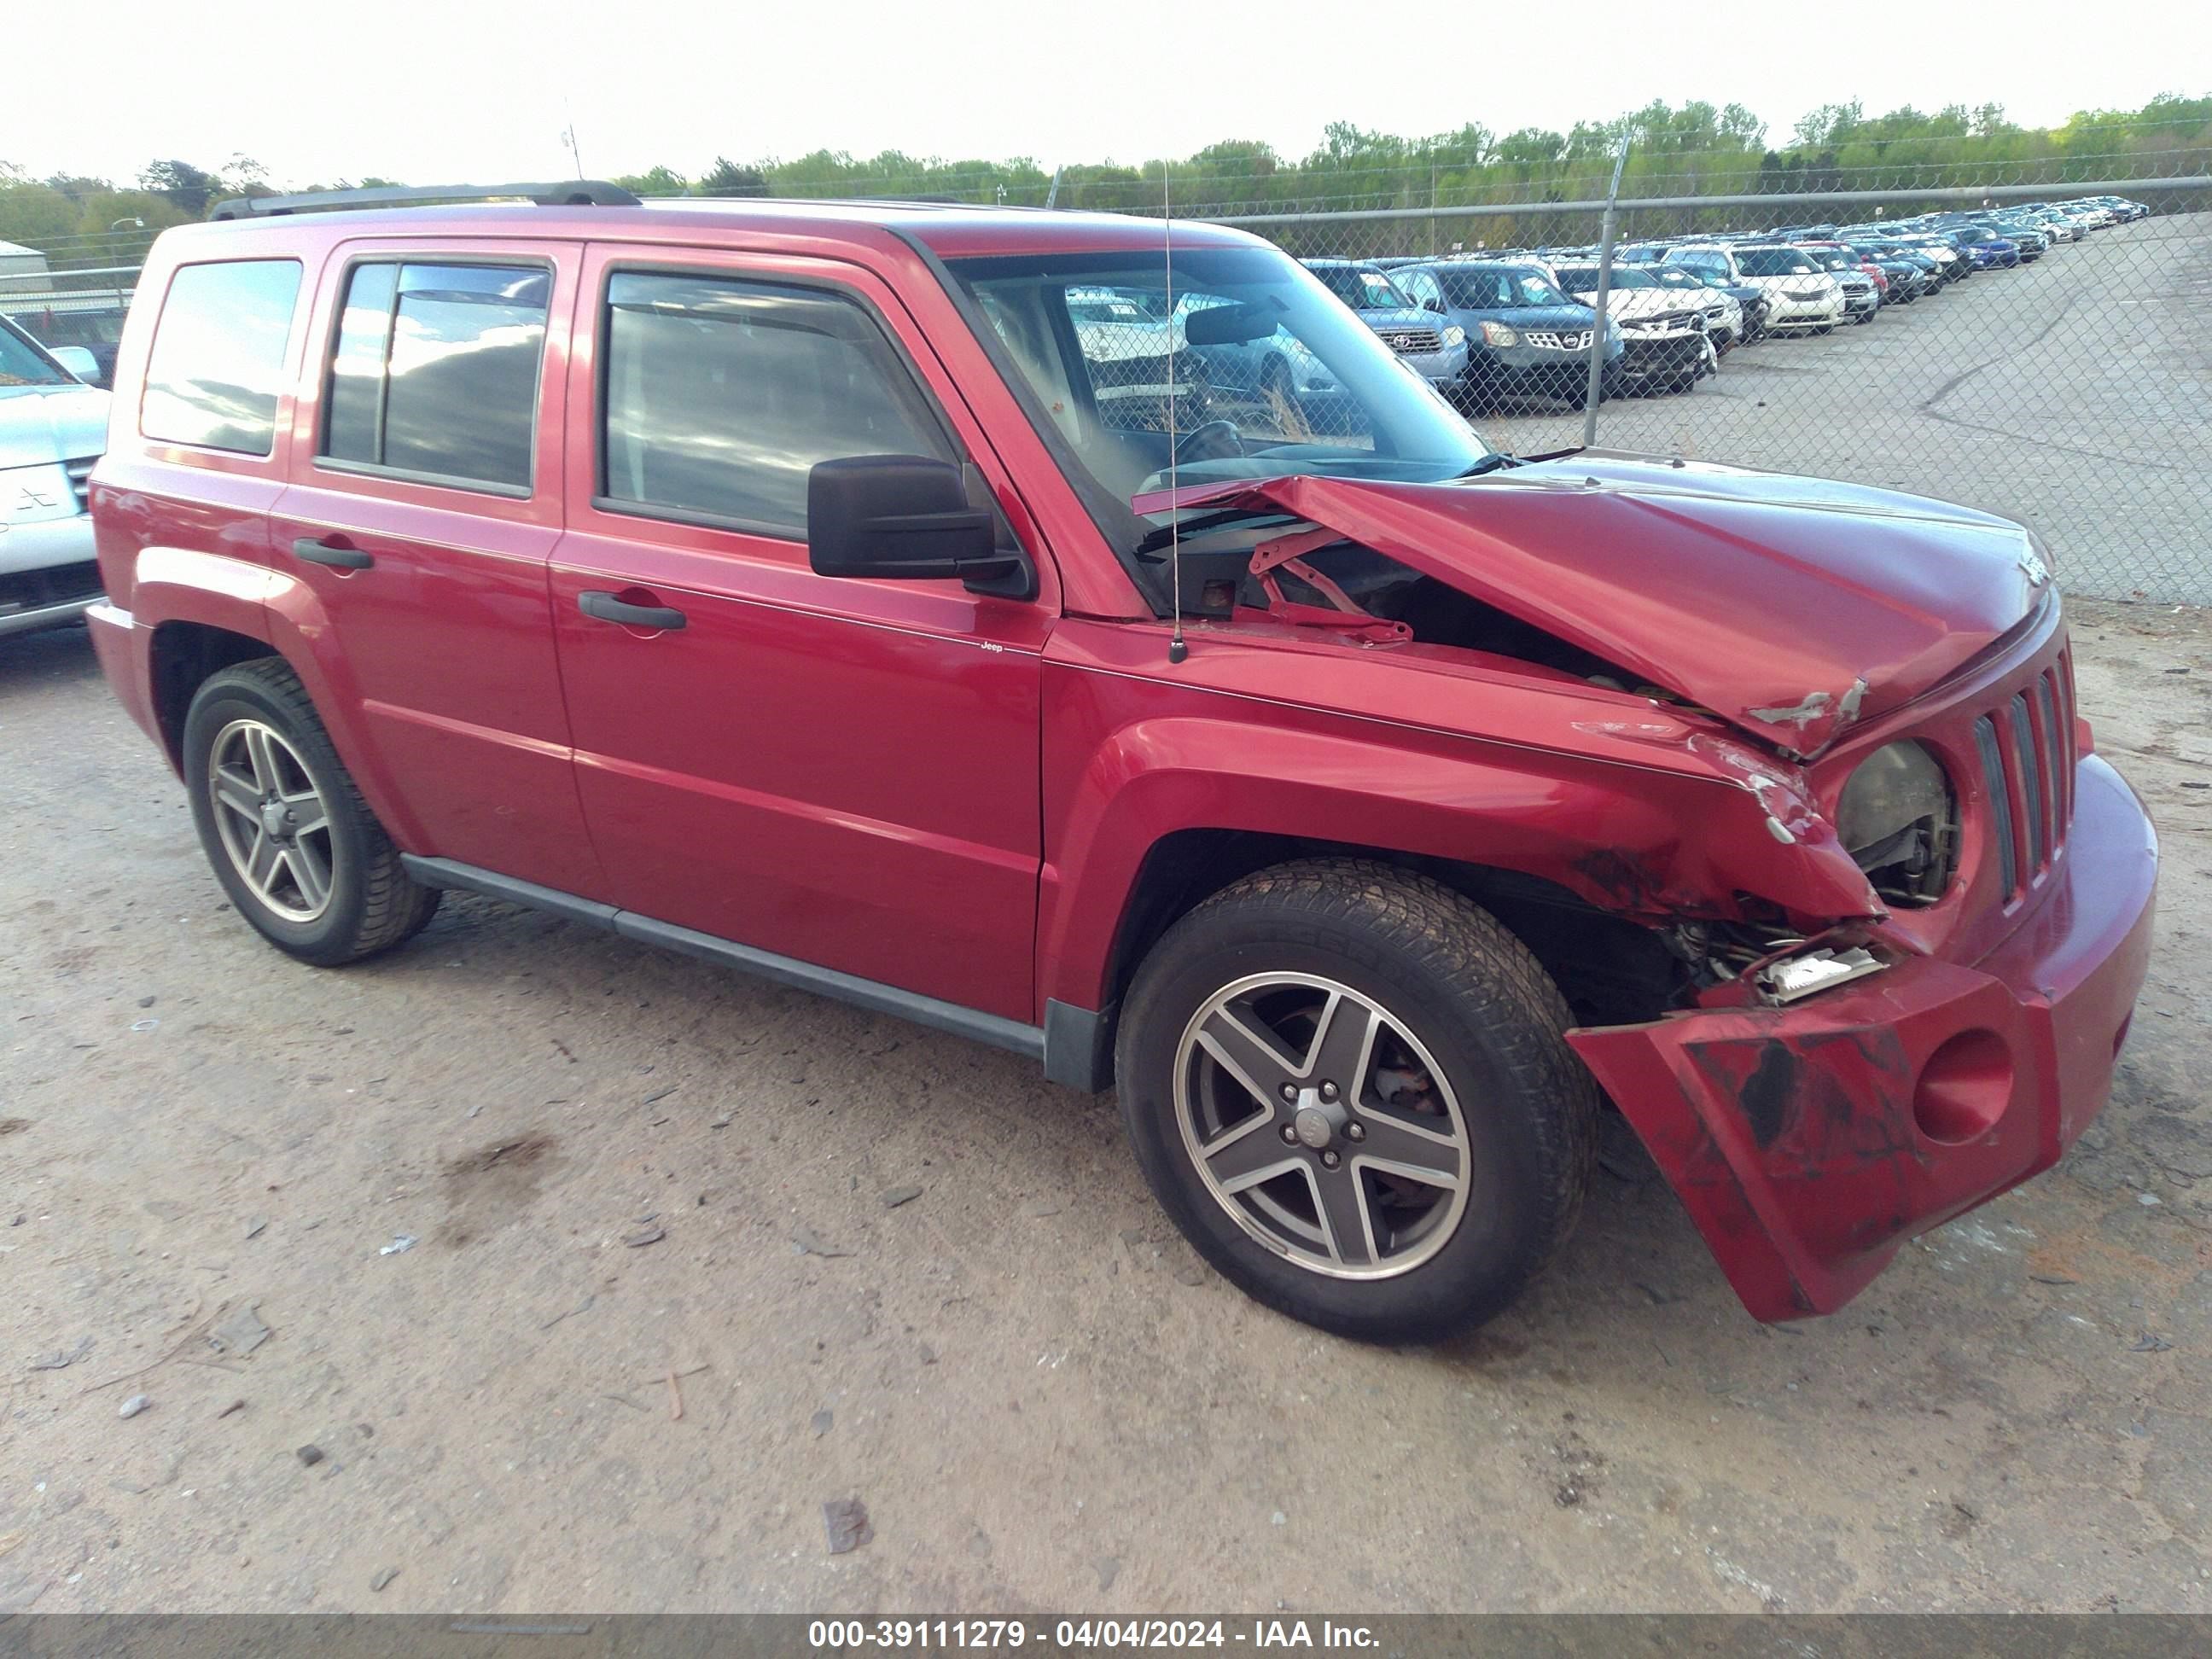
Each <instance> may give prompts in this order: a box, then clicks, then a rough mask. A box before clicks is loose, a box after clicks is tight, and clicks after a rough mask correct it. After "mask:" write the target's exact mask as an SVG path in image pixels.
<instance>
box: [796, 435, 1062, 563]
mask: <svg viewBox="0 0 2212 1659" xmlns="http://www.w3.org/2000/svg"><path fill="white" fill-rule="evenodd" d="M806 556H807V560H808V562H810V563H811V565H812V566H813V567H814V571H815V574H817V575H823V576H874V577H880V578H890V579H892V580H909V581H929V580H943V579H945V578H947V577H950V578H952V579H954V580H959V581H963V582H966V583H967V584H968V585H969V586H970V587H974V588H979V589H981V590H983V591H987V592H1005V593H1010V594H1012V593H1017V592H1022V591H1024V590H1031V584H1032V578H1031V577H1030V572H1029V568H1028V562H1027V561H1026V560H1025V559H1024V558H1023V556H1021V554H1020V553H1018V552H1010V551H1007V550H1004V549H1002V548H1000V546H999V545H998V535H997V526H996V522H995V520H994V516H993V514H992V513H991V512H990V510H989V509H988V508H987V507H976V506H975V505H973V504H971V503H970V501H969V499H968V486H967V483H966V479H965V477H964V475H963V473H962V471H961V470H960V469H959V468H958V467H957V466H954V465H951V464H950V463H949V462H945V461H936V460H932V459H929V458H928V457H927V456H924V455H854V456H850V457H848V458H846V459H842V460H835V461H820V462H817V463H816V465H815V466H814V469H813V471H811V472H809V473H808V474H807V475H806Z"/></svg>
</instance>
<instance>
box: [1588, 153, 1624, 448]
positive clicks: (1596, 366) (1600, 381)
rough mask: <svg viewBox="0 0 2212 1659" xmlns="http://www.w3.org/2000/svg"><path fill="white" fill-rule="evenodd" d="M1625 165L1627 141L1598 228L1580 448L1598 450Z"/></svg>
mask: <svg viewBox="0 0 2212 1659" xmlns="http://www.w3.org/2000/svg"><path fill="white" fill-rule="evenodd" d="M1627 165H1628V139H1627V137H1626V135H1624V136H1623V137H1622V138H1621V141H1620V155H1616V156H1614V157H1613V185H1612V187H1611V188H1610V189H1608V190H1607V191H1606V193H1605V219H1604V221H1603V222H1602V223H1601V225H1600V226H1599V228H1598V233H1597V240H1598V249H1597V304H1596V306H1595V310H1596V312H1597V325H1596V326H1595V327H1594V328H1593V329H1591V330H1590V345H1589V382H1588V383H1587V384H1586V385H1585V386H1584V387H1583V448H1584V449H1595V448H1596V447H1597V404H1598V399H1599V398H1601V397H1602V396H1603V395H1604V392H1605V348H1606V345H1607V339H1606V332H1605V301H1606V296H1607V295H1609V294H1611V293H1612V291H1613V222H1614V216H1615V214H1616V213H1617V211H1618V210H1619V208H1620V171H1621V169H1622V168H1623V167H1626V166H1627Z"/></svg>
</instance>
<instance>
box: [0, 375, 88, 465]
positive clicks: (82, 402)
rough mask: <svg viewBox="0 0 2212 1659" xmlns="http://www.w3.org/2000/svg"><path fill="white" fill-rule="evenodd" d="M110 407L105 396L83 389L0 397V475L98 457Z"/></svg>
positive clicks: (43, 389)
mask: <svg viewBox="0 0 2212 1659" xmlns="http://www.w3.org/2000/svg"><path fill="white" fill-rule="evenodd" d="M110 401H111V399H110V398H109V397H108V394H107V393H106V392H101V391H99V390H97V389H96V388H94V387H92V386H14V387H9V388H7V389H6V390H4V391H0V471H5V470H6V469H7V468H9V467H15V466H45V465H50V464H52V462H55V461H74V460H78V459H82V458H83V457H85V456H87V455H98V454H100V453H104V452H105V451H106V448H107V410H108V404H109V403H110Z"/></svg>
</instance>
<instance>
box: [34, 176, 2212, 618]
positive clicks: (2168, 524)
mask: <svg viewBox="0 0 2212 1659" xmlns="http://www.w3.org/2000/svg"><path fill="white" fill-rule="evenodd" d="M2187 159H2189V160H2191V161H2196V160H2197V159H2199V158H2198V157H2197V155H2196V154H2195V153H2193V152H2192V153H2191V155H2189V156H2188V157H2187ZM1604 182H1605V181H1604V179H1603V177H1602V176H1598V177H1596V178H1595V185H1596V186H1597V188H1598V190H1599V191H1602V189H1603V185H1604ZM1857 182H1858V183H1860V184H1862V185H1871V186H1875V187H1867V188H1855V189H1848V190H1829V191H1801V192H1796V193H1782V192H1772V191H1761V192H1759V193H1755V194H1743V195H1733V196H1726V195H1697V196H1681V197H1656V198H1654V197H1636V198H1631V199H1622V200H1620V201H1618V202H1617V203H1608V202H1607V199H1606V198H1605V197H1604V196H1603V195H1602V194H1601V193H1598V194H1589V195H1584V196H1583V197H1580V198H1578V199H1572V200H1559V199H1542V197H1543V196H1551V197H1557V196H1559V194H1561V191H1559V188H1558V187H1557V186H1556V185H1554V186H1553V187H1551V188H1550V189H1548V190H1546V191H1542V192H1541V195H1540V194H1539V193H1537V192H1536V191H1533V190H1532V191H1531V192H1530V193H1529V194H1528V196H1527V197H1524V198H1523V199H1517V200H1516V199H1505V200H1490V201H1482V202H1472V203H1462V204H1438V203H1437V200H1436V195H1437V192H1436V191H1434V189H1432V188H1431V189H1427V190H1407V189H1399V190H1393V191H1389V192H1378V196H1370V197H1364V198H1360V199H1365V200H1370V201H1376V200H1378V198H1383V197H1386V198H1387V199H1386V200H1385V203H1384V204H1379V205H1372V206H1362V207H1357V208H1352V209H1349V210H1346V209H1342V208H1340V207H1334V206H1332V207H1330V208H1327V209H1317V210H1304V209H1299V208H1292V209H1290V210H1279V211H1269V212H1267V213H1259V214H1243V215H1224V216H1215V217H1214V218H1213V219H1212V222H1218V223H1225V224H1233V225H1239V226H1242V227H1243V228H1248V229H1249V230H1251V231H1253V232H1255V233H1256V234H1260V235H1261V236H1264V237H1267V238H1268V239H1269V240H1273V241H1275V242H1277V243H1279V245H1280V246H1283V247H1284V248H1285V250H1287V251H1288V252H1291V253H1293V254H1295V255H1297V256H1298V257H1299V258H1303V259H1306V260H1308V261H1310V262H1311V263H1312V264H1313V266H1314V268H1315V270H1316V273H1317V274H1318V275H1320V276H1322V279H1323V281H1324V282H1326V283H1328V285H1329V286H1330V287H1331V288H1332V289H1334V290H1335V291H1336V292H1337V293H1338V295H1340V297H1341V298H1343V299H1344V300H1345V301H1346V303H1347V304H1348V305H1350V306H1352V308H1353V309H1354V311H1355V312H1356V313H1358V315H1359V316H1360V317H1361V319H1363V320H1364V321H1365V322H1366V323H1367V324H1368V325H1370V327H1373V328H1374V329H1375V330H1376V332H1378V333H1379V334H1381V335H1383V337H1384V338H1385V339H1386V340H1389V341H1391V342H1392V343H1394V345H1396V346H1398V347H1399V348H1401V356H1405V357H1406V358H1407V362H1408V363H1409V365H1410V366H1412V367H1414V368H1417V369H1419V370H1420V371H1422V372H1424V373H1426V374H1430V376H1431V378H1432V379H1433V380H1436V382H1437V385H1438V386H1439V389H1441V390H1442V391H1443V392H1444V393H1445V395H1446V396H1447V397H1449V398H1451V399H1452V401H1453V402H1454V403H1455V404H1456V405H1457V406H1458V407H1459V408H1461V409H1462V410H1463V411H1464V412H1465V414H1466V416H1467V417H1468V420H1469V421H1470V422H1473V423H1474V425H1475V426H1476V428H1478V429H1479V430H1480V432H1481V434H1482V435H1483V436H1484V437H1485V438H1486V440H1487V441H1489V442H1490V443H1492V445H1493V446H1495V447H1498V448H1502V449H1504V450H1507V451H1510V452H1512V453H1519V454H1542V453H1548V452H1552V451H1555V450H1559V449H1565V448H1569V447H1573V446H1575V445H1577V444H1581V443H1583V442H1584V441H1585V440H1586V438H1588V439H1589V440H1592V441H1595V443H1596V444H1598V445H1601V446H1602V447H1607V448H1613V449H1629V450H1638V451H1644V452H1647V453H1662V454H1679V455H1683V456H1687V457H1693V458H1696V459H1703V460H1711V461H1721V462H1728V463H1733V464H1738V465H1746V466H1753V467H1764V468H1770V469H1773V470H1776V471H1791V472H1803V473H1809V474H1814V475H1816V476H1820V477H1832V478H1840V479H1845V480H1849V481H1851V482H1855V483H1869V484H1877V485H1881V486H1885V487H1887V488H1891V489H1903V490H1907V491H1911V492H1913V493H1915V494H1921V495H1932V496H1936V497H1939V498H1942V499H1945V500H1949V501H1962V502H1965V503H1966V504H1968V505H1970V506H1974V507H1984V508H1986V509H1988V510H1990V511H1991V512H1995V513H2002V514H2004V515H2006V516H2008V517H2011V518H2016V519H2019V520H2022V521H2024V522H2025V523H2027V524H2028V525H2030V526H2032V527H2033V528H2034V529H2035V530H2036V531H2037V532H2039V533H2040V534H2041V535H2042V537H2043V538H2044V539H2045V542H2046V543H2047V544H2049V546H2050V547H2051V550H2052V553H2053V556H2054V557H2055V559H2056V561H2057V565H2058V568H2059V569H2060V572H2061V574H2062V577H2063V580H2064V582H2065V584H2066V586H2067V587H2068V588H2069V591H2071V592H2076V593H2080V594H2082V595H2084V596H2087V597H2093V598H2106V599H2148V600H2157V601H2163V602H2172V603H2182V604H2196V605H2204V604H2212V536H2208V534H2207V526H2208V524H2212V176H2206V175H2204V174H2192V175H2187V176H2167V177H2163V178H2150V179H2145V178H2140V177H2138V178H2131V179H2122V180H2102V181H2100V180H2097V179H2084V178H2081V176H2080V173H2079V171H2078V170H2077V171H2076V173H2075V177H2074V178H2073V179H2071V180H2069V181H2068V182H2063V183H2059V182H2054V181H2052V180H2051V179H2048V178H2045V179H2033V178H2029V179H2017V180H2011V181H2006V182H1999V183H1990V182H1988V181H1987V180H1986V179H1984V181H1983V182H1978V183H1965V184H1962V183H1957V182H1954V181H1953V175H1952V174H1951V173H1945V172H1943V171H1942V170H1941V169H1937V170H1932V171H1926V172H1924V173H1921V174H1917V175H1906V174H1904V173H1894V176H1891V175H1885V176H1883V177H1882V178H1881V179H1874V178H1872V177H1871V176H1869V177H1868V178H1865V179H1859V180H1857ZM1031 193H1032V194H1038V195H1039V202H1038V204H1040V205H1041V204H1043V203H1045V202H1052V201H1054V200H1055V198H1056V197H1057V196H1058V193H1059V187H1058V185H1057V184H1054V185H1048V186H1046V187H1045V188H1044V189H1043V190H1042V192H1041V194H1040V193H1039V192H1031ZM1492 193H1493V194H1501V195H1510V194H1511V192H1506V191H1493V192H1492ZM1073 194H1074V192H1068V195H1069V196H1073ZM1408 198H1416V199H1408ZM1326 199H1328V200H1329V201H1331V202H1332V203H1340V202H1342V201H1344V200H1346V197H1345V196H1344V194H1343V193H1342V191H1341V188H1339V189H1338V190H1337V191H1334V192H1333V193H1331V194H1330V195H1329V196H1328V197H1327V198H1326ZM1008 204H1009V205H1012V204H1013V202H1012V199H1011V198H1009V203H1008ZM1067 204H1068V202H1067V199H1066V198H1065V197H1060V199H1058V205H1060V206H1066V205H1067ZM1122 205H1124V206H1125V207H1126V206H1127V205H1131V204H1122ZM1608 207H1612V208H1613V209H1614V210H1613V212H1611V213H1608V211H1607V210H1608ZM1152 211H1153V212H1158V211H1159V209H1158V207H1154V208H1153V209H1152ZM1177 213H1178V216H1186V215H1185V214H1184V210H1182V207H1181V205H1180V204H1178V207H1177ZM1608 226H1610V228H1611V232H1612V234H1611V235H1610V237H1608V236H1607V228H1608ZM143 238H144V239H145V240H150V233H143ZM138 251H139V250H138V249H137V247H136V246H131V247H126V248H125V249H123V251H122V252H121V258H126V259H127V258H131V255H132V254H134V253H136V252H138ZM116 257H117V256H116V252H115V251H114V250H112V249H111V248H109V247H108V246H106V245H105V244H103V245H101V246H93V245H91V244H89V243H87V244H86V245H84V246H70V247H68V248H58V249H55V250H52V254H51V256H50V258H41V259H40V261H39V262H38V264H37V265H36V266H35V267H33V266H25V265H18V266H0V313H7V314H8V315H9V316H11V317H12V318H13V319H15V321H17V322H18V323H20V324H21V325H23V326H24V327H25V328H26V329H27V330H28V331H30V332H31V333H32V334H33V336H34V337H38V338H39V339H40V340H42V341H45V342H46V343H49V344H53V345H82V346H85V347H87V348H88V349H90V350H92V352H93V353H94V356H95V358H96V359H98V360H99V361H100V363H101V365H102V367H103V368H104V369H112V362H113V354H114V347H115V342H116V340H117V339H118V338H119V337H120V335H121V331H122V324H123V319H124V317H125V313H126V312H127V310H128V308H129V305H130V302H131V289H132V285H133V284H134V283H135V281H136V278H137V266H136V264H125V263H119V262H114V261H115V260H116ZM1600 283H1603V286H1604V288H1605V289H1606V292H1605V295H1604V300H1605V309H1606V313H1607V324H1606V325H1605V327H1604V328H1603V329H1602V330H1600V328H1599V327H1598V325H1597V318H1596V315H1595V301H1597V299H1598V298H1599V295H1598V293H1597V291H1596V290H1597V289H1598V286H1599V284H1600ZM1069 300H1070V307H1071V312H1072V313H1073V315H1074V321H1075V325H1076V329H1077V332H1078V335H1079V338H1080V340H1081V342H1082V343H1083V349H1084V353H1085V358H1086V366H1087V368H1089V370H1090V372H1091V375H1092V378H1093V380H1095V381H1097V383H1098V384H1099V385H1100V386H1101V387H1102V394H1101V407H1102V409H1114V410H1120V411H1121V414H1122V415H1125V416H1127V418H1128V419H1129V420H1132V421H1134V422H1139V423H1156V422H1158V420H1160V419H1161V418H1164V416H1165V414H1166V413H1167V410H1165V408H1164V404H1163V401H1162V399H1161V398H1160V397H1159V395H1158V394H1160V393H1162V392H1170V393H1189V392H1200V391H1202V392H1204V393H1205V395H1204V396H1202V397H1199V398H1195V399H1193V400H1191V401H1189V402H1188V403H1186V401H1185V399H1184V398H1182V397H1178V396H1170V398H1168V399H1167V400H1166V401H1167V402H1168V403H1171V404H1176V407H1177V408H1178V409H1179V410H1181V411H1182V419H1183V420H1185V421H1186V422H1188V421H1189V420H1190V419H1191V418H1192V417H1193V416H1194V415H1199V414H1202V413H1203V412H1205V410H1206V407H1207V403H1208V399H1209V398H1210V399H1211V400H1212V403H1213V404H1217V405H1219V406H1222V407H1228V408H1230V409H1231V412H1232V413H1237V414H1238V418H1239V419H1240V420H1241V421H1242V422H1243V424H1244V425H1246V426H1247V427H1251V426H1253V425H1254V423H1255V422H1258V423H1259V425H1261V426H1265V427H1267V428H1269V430H1270V431H1272V432H1273V435H1274V436H1275V437H1276V438H1277V440H1278V441H1289V440H1295V439H1297V438H1299V437H1300V436H1302V435H1315V434H1322V435H1326V433H1327V428H1328V422H1329V418H1330V416H1329V408H1330V405H1329V404H1328V401H1327V400H1326V399H1316V398H1312V397H1311V396H1310V395H1304V393H1302V392H1301V389H1300V387H1299V386H1297V373H1298V358H1297V354H1296V352H1295V349H1293V350H1292V351H1291V352H1288V353H1279V354H1276V356H1279V357H1281V358H1282V359H1283V360H1282V361H1276V360H1275V356H1270V354H1269V353H1268V352H1267V350H1266V349H1264V348H1259V349H1255V348H1254V347H1252V346H1251V345H1249V343H1248V344H1246V345H1243V346H1241V347H1237V348H1233V349H1212V350H1202V349H1201V350H1194V349H1192V348H1191V347H1190V345H1189V343H1188V339H1187V338H1186V334H1185V328H1186V319H1183V318H1181V317H1178V318H1176V319H1174V320H1173V321H1172V322H1170V321H1169V320H1167V319H1162V318H1160V317H1158V316H1155V315H1152V313H1151V312H1150V311H1149V310H1148V309H1147V308H1146V307H1147V302H1146V299H1145V298H1144V296H1141V295H1125V294H1120V293H1116V292H1115V291H1112V290H1111V289H1108V288H1103V287H1102V288H1100V289H1097V291H1085V292H1083V293H1080V294H1078V293H1073V292H1071V294H1070V295H1069ZM1164 352H1173V353H1174V354H1175V355H1174V356H1173V358H1172V360H1171V361H1172V362H1173V363H1174V364H1176V365H1182V366H1185V367H1188V368H1190V370H1191V373H1192V374H1194V375H1195V376H1198V377H1200V378H1204V379H1206V380H1208V382H1209V383H1208V384H1206V386H1202V387H1201V386H1198V385H1197V383H1196V381H1195V380H1194V381H1193V383H1192V384H1191V385H1184V384H1182V379H1180V378H1179V377H1182V378H1188V377H1187V376H1184V368H1183V367H1177V368H1172V369H1171V370H1169V371H1163V370H1162V368H1161V365H1160V361H1159V358H1160V354H1162V353H1164ZM1592 356H1596V357H1597V358H1598V359H1599V368H1600V374H1599V376H1598V380H1599V386H1600V395H1599V397H1598V399H1597V400H1596V403H1595V407H1594V408H1593V407H1590V406H1589V398H1588V390H1589V359H1590V358H1591V357H1592ZM1240 377H1241V379H1240ZM1156 383H1157V384H1156ZM1240 399H1241V402H1240V401H1239V400H1240ZM1239 411H1241V413H1240V412H1239ZM1117 418H1118V417H1117ZM1277 428H1279V430H1277Z"/></svg>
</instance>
